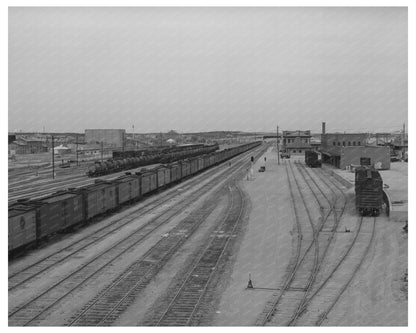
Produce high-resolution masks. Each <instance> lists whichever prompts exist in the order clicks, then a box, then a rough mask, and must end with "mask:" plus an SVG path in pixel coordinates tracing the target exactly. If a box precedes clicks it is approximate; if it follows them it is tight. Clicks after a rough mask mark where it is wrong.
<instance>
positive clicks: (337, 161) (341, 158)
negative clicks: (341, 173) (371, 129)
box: [321, 133, 390, 169]
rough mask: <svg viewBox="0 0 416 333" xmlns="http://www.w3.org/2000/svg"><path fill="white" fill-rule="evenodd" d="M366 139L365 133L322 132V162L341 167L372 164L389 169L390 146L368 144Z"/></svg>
mask: <svg viewBox="0 0 416 333" xmlns="http://www.w3.org/2000/svg"><path fill="white" fill-rule="evenodd" d="M367 139H368V134H367V133H324V134H322V135H321V153H322V162H323V163H327V164H332V165H333V166H335V167H336V168H341V169H345V168H346V167H348V166H350V165H373V166H376V167H379V168H381V169H390V148H389V147H383V146H370V145H368V144H367Z"/></svg>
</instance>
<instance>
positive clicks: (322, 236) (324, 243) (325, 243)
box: [288, 163, 347, 326]
mask: <svg viewBox="0 0 416 333" xmlns="http://www.w3.org/2000/svg"><path fill="white" fill-rule="evenodd" d="M297 166H298V168H299V170H303V171H304V172H308V171H307V168H305V166H304V165H302V164H300V163H298V165H297ZM301 174H302V177H303V178H304V180H305V181H306V180H307V178H306V175H305V174H303V173H302V172H301ZM309 175H310V174H309ZM311 179H313V178H311ZM315 184H316V183H315ZM316 185H317V184H316ZM327 186H328V185H327ZM310 190H311V191H313V190H312V188H311V187H310ZM337 199H338V197H335V201H334V204H333V206H332V207H331V210H330V212H329V213H328V215H327V218H328V216H329V214H330V213H331V212H332V213H333V216H334V218H333V225H332V226H331V228H329V232H330V234H329V237H328V235H327V234H326V233H321V232H322V231H323V228H324V226H326V227H327V228H328V225H326V220H323V221H322V224H321V226H320V227H319V230H318V233H319V234H318V236H317V237H318V239H319V244H320V246H321V247H322V248H323V250H322V251H321V257H320V258H319V260H318V266H317V267H316V272H315V275H314V279H313V280H314V282H315V281H316V278H317V275H318V273H319V271H320V269H321V266H322V264H323V262H324V260H325V258H326V255H327V253H328V250H329V247H330V245H331V243H332V242H333V240H334V236H335V233H336V232H337V230H338V226H339V223H340V221H341V217H342V215H343V214H344V211H345V208H346V205H347V200H344V202H343V203H341V207H339V209H340V214H338V213H337V209H336V206H335V205H336V201H337ZM328 203H329V201H328ZM313 287H314V286H313V284H311V285H310V287H309V288H308V290H307V292H305V294H304V297H303V298H302V301H301V302H300V304H299V305H298V307H297V309H296V311H295V313H294V314H293V315H292V318H291V319H290V320H289V322H288V325H290V326H293V325H295V324H296V322H297V320H298V318H299V317H300V316H301V315H302V313H303V312H304V311H305V310H306V308H307V304H308V303H309V302H308V300H307V298H308V295H309V294H310V293H311V292H312V290H313Z"/></svg>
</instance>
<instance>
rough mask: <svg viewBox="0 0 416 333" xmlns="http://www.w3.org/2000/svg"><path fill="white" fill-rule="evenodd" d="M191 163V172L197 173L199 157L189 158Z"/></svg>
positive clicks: (192, 173)
mask: <svg viewBox="0 0 416 333" xmlns="http://www.w3.org/2000/svg"><path fill="white" fill-rule="evenodd" d="M189 163H190V168H191V170H190V174H191V175H194V174H196V173H197V172H198V159H197V158H191V159H190V160H189Z"/></svg>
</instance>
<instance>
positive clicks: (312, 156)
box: [305, 150, 321, 168]
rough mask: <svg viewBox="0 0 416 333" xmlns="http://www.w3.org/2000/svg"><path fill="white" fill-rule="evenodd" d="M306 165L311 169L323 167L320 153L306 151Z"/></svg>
mask: <svg viewBox="0 0 416 333" xmlns="http://www.w3.org/2000/svg"><path fill="white" fill-rule="evenodd" d="M305 164H306V165H307V166H309V167H311V168H316V167H320V166H321V161H320V160H319V159H318V153H317V152H316V151H313V150H306V151H305Z"/></svg>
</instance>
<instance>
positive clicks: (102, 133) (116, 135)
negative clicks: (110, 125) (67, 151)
mask: <svg viewBox="0 0 416 333" xmlns="http://www.w3.org/2000/svg"><path fill="white" fill-rule="evenodd" d="M125 138H126V130H124V129H86V130H85V143H88V144H101V143H102V144H104V145H105V146H107V147H116V148H124V147H125V140H126V139H125Z"/></svg>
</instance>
